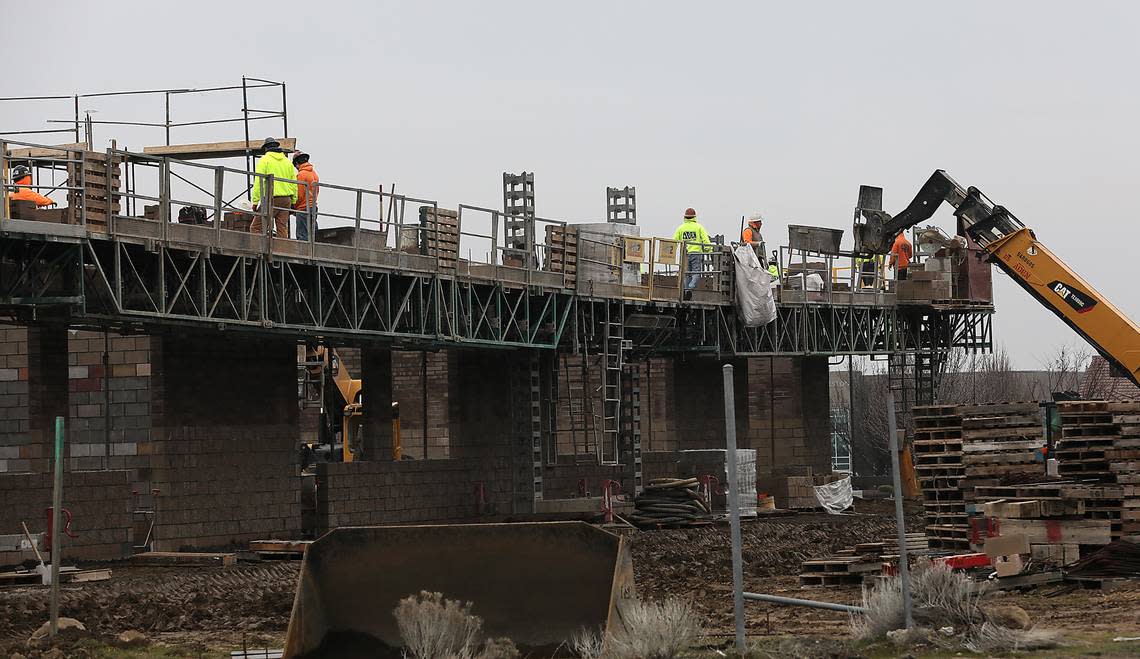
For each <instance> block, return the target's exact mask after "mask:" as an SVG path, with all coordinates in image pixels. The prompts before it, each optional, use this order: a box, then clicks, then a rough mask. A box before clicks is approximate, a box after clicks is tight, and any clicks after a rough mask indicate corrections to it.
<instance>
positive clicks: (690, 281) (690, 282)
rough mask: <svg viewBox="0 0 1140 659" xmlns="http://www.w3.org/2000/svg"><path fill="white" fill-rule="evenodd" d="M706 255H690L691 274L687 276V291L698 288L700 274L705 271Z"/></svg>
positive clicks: (689, 267) (689, 269) (689, 266)
mask: <svg viewBox="0 0 1140 659" xmlns="http://www.w3.org/2000/svg"><path fill="white" fill-rule="evenodd" d="M704 257H705V255H704V254H701V253H699V252H695V253H692V254H689V265H688V271H689V273H688V274H687V275H685V290H687V291H689V290H692V289H694V288H696V287H697V282H698V281H700V277H701V275H700V273H701V272H702V271H703V270H704V269H705V258H704Z"/></svg>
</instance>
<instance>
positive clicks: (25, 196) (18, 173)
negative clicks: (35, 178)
mask: <svg viewBox="0 0 1140 659" xmlns="http://www.w3.org/2000/svg"><path fill="white" fill-rule="evenodd" d="M12 180H13V181H15V183H16V185H17V186H28V185H31V184H32V170H30V169H28V167H27V165H16V166H15V167H13V168H12ZM8 199H10V200H12V201H34V202H36V206H55V202H54V201H52V200H51V199H50V198H49V197H45V196H43V195H42V194H40V193H38V192H36V191H35V190H33V189H31V188H28V187H19V188H17V189H16V191H15V192H9V193H8Z"/></svg>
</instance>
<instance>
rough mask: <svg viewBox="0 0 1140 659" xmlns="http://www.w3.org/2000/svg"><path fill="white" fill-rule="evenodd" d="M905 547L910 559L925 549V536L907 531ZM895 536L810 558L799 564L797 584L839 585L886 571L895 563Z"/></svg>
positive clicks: (896, 545) (855, 582) (860, 580)
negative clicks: (798, 581)
mask: <svg viewBox="0 0 1140 659" xmlns="http://www.w3.org/2000/svg"><path fill="white" fill-rule="evenodd" d="M906 550H907V555H908V557H909V559H910V561H911V562H913V560H914V558H915V557H917V556H922V555H925V554H926V553H927V552H928V551H929V548H928V544H927V540H926V536H925V535H924V534H922V533H908V534H906ZM898 561H899V549H898V538H897V537H886V538H883V540H882V541H881V542H863V543H859V544H857V545H855V546H854V547H851V548H849V549H841V550H839V551H837V552H835V553H834V554H832V555H830V556H826V557H823V558H813V559H809V560H806V561H804V562H803V563H801V564H800V585H803V586H839V585H845V584H860V583H863V581H864V577H867V576H872V575H877V574H879V573H882V572H884V568H886V571H891V572H893V569H891V567H890V566H891V565H892V564H893V565H895V566H897V565H898Z"/></svg>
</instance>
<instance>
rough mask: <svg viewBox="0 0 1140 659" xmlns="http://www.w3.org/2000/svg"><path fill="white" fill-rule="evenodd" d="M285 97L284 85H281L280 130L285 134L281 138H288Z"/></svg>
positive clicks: (287, 111) (287, 113) (287, 114)
mask: <svg viewBox="0 0 1140 659" xmlns="http://www.w3.org/2000/svg"><path fill="white" fill-rule="evenodd" d="M286 98H287V97H286V96H285V83H284V82H282V83H281V130H282V131H283V132H284V133H285V134H284V135H282V137H289V110H288V104H287V103H286Z"/></svg>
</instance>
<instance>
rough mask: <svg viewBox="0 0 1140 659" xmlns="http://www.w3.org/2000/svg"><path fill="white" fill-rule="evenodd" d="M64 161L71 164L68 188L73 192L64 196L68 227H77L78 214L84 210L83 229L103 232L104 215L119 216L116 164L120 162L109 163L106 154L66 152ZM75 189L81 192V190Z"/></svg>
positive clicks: (104, 225) (110, 161) (117, 158)
mask: <svg viewBox="0 0 1140 659" xmlns="http://www.w3.org/2000/svg"><path fill="white" fill-rule="evenodd" d="M68 157H69V158H72V159H74V160H75V162H71V163H68V165H67V178H68V185H69V186H70V187H72V188H76V189H73V190H71V191H69V192H68V193H67V205H68V207H69V208H70V212H71V218H70V220H69V222H70V223H71V224H79V223H81V221H82V219H83V217H82V215H81V214H82V212H83V210H86V217H87V225H88V226H89V227H91V228H92V229H96V230H106V227H107V213H108V212H110V213H118V212H119V200H120V195H119V194H118V192H119V163H120V162H122V158H121V157H119V156H115V157H114V158H113V159H109V158H108V156H107V154H106V153H99V152H97V151H84V152H82V159H80V152H78V151H74V152H69V153H68ZM78 188H82V189H81V190H80V189H78Z"/></svg>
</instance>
